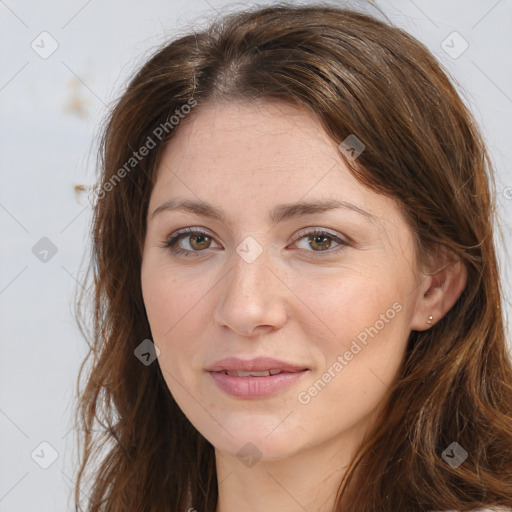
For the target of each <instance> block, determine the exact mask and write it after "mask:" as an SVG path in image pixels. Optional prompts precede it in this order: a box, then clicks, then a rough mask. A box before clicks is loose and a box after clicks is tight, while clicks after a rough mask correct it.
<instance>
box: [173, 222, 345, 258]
mask: <svg viewBox="0 0 512 512" xmlns="http://www.w3.org/2000/svg"><path fill="white" fill-rule="evenodd" d="M312 232H321V233H322V234H326V235H328V236H330V237H331V238H334V239H339V240H340V241H336V243H338V244H341V243H345V245H352V243H353V242H352V240H351V239H350V237H347V236H346V235H343V234H341V233H337V232H335V231H333V230H331V229H329V228H324V227H320V226H308V227H305V228H302V229H300V230H299V231H297V233H296V234H295V236H294V240H293V242H294V243H295V242H297V241H299V240H301V239H302V238H304V237H305V236H307V235H309V234H310V233H312ZM197 233H199V234H203V235H206V236H208V237H210V238H212V239H213V240H214V241H215V243H218V242H217V241H216V237H215V236H214V235H212V234H211V233H210V231H209V230H207V229H206V228H203V227H199V226H197V227H195V226H194V227H191V228H190V227H187V228H182V229H178V230H176V231H174V232H173V233H171V234H170V235H169V236H168V237H167V238H166V239H167V241H169V240H172V239H174V242H173V243H177V242H178V241H179V240H180V239H181V238H186V237H187V236H191V235H194V234H197ZM187 250H188V249H187ZM193 252H202V251H193ZM319 252H320V251H319ZM326 252H327V251H326Z"/></svg>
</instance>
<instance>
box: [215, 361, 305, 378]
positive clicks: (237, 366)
mask: <svg viewBox="0 0 512 512" xmlns="http://www.w3.org/2000/svg"><path fill="white" fill-rule="evenodd" d="M263 370H282V371H283V372H286V373H297V372H301V371H303V370H309V368H307V367H306V366H303V365H297V364H292V363H287V362H286V361H280V360H278V359H273V358H271V357H256V358H254V359H248V360H243V359H239V358H238V357H226V358H225V359H221V360H219V361H217V362H215V363H213V364H212V365H211V366H209V367H208V368H206V371H208V372H223V371H242V372H251V371H254V372H258V371H263ZM239 378H240V377H239ZM258 378H266V377H258Z"/></svg>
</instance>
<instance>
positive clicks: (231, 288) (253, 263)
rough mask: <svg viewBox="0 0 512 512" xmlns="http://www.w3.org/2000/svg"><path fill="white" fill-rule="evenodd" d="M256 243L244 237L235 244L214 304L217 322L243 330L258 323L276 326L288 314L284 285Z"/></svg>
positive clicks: (250, 328)
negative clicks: (227, 271)
mask: <svg viewBox="0 0 512 512" xmlns="http://www.w3.org/2000/svg"><path fill="white" fill-rule="evenodd" d="M248 238H250V237H248ZM256 244H257V242H256V241H255V240H254V239H252V240H247V239H245V240H244V241H243V242H242V243H241V244H240V245H239V246H238V247H237V248H236V252H234V253H233V255H232V258H231V262H230V263H232V268H231V271H230V272H229V273H228V275H227V276H226V277H225V281H224V284H223V285H222V287H221V289H222V292H221V296H220V297H219V300H218V303H217V308H216V319H217V322H218V323H219V324H221V325H226V326H229V327H231V328H232V329H233V330H236V331H237V332H239V333H245V334H248V333H250V332H251V331H252V330H253V329H254V328H256V327H257V326H259V325H265V326H268V325H272V326H273V327H279V326H280V325H282V323H283V322H284V321H285V320H286V316H287V315H286V306H285V298H284V295H283V293H284V286H283V284H282V283H281V282H280V281H279V279H278V278H277V277H276V276H275V275H274V272H273V271H272V270H271V261H270V254H269V252H268V251H264V250H263V247H262V246H261V245H260V244H257V245H256Z"/></svg>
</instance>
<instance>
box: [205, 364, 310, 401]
mask: <svg viewBox="0 0 512 512" xmlns="http://www.w3.org/2000/svg"><path fill="white" fill-rule="evenodd" d="M307 372H308V370H303V371H300V372H294V373H285V372H283V373H278V374H277V375H269V376H268V377H234V376H232V375H226V374H225V373H223V372H209V373H210V375H211V376H212V379H213V381H214V382H215V384H217V386H218V387H219V388H220V389H221V390H222V391H224V392H225V393H228V394H229V395H232V396H237V397H241V398H262V397H265V396H270V395H273V394H275V393H277V392H278V391H282V390H283V389H286V388H287V387H289V386H291V385H292V384H294V383H295V382H297V381H298V380H299V379H300V378H301V377H303V376H304V374H306V373H307Z"/></svg>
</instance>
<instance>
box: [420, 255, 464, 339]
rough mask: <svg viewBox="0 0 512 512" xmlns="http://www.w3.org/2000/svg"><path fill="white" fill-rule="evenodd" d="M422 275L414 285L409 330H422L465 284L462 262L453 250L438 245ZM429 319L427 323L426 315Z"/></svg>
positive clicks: (451, 303) (444, 310)
mask: <svg viewBox="0 0 512 512" xmlns="http://www.w3.org/2000/svg"><path fill="white" fill-rule="evenodd" d="M423 274H424V276H425V278H424V279H423V281H422V283H421V285H420V286H419V288H418V299H417V301H416V306H415V310H414V314H413V317H412V319H411V325H410V328H411V330H414V331H424V330H426V329H429V328H430V327H432V326H433V325H434V324H435V323H436V322H438V321H439V320H440V319H441V318H443V316H444V315H445V314H446V313H447V312H448V311H450V309H451V308H452V306H453V305H454V304H455V302H456V301H457V299H458V298H459V297H460V295H461V294H462V292H463V291H464V288H465V287H466V280H467V270H466V266H465V265H464V264H463V263H462V261H461V260H460V259H458V258H455V257H454V255H453V253H452V252H451V251H450V250H449V249H447V248H446V247H443V246H438V250H437V251H436V252H435V255H434V256H433V257H431V261H430V263H429V264H426V265H425V266H424V269H423ZM430 316H431V317H432V323H428V320H429V317H430Z"/></svg>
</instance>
